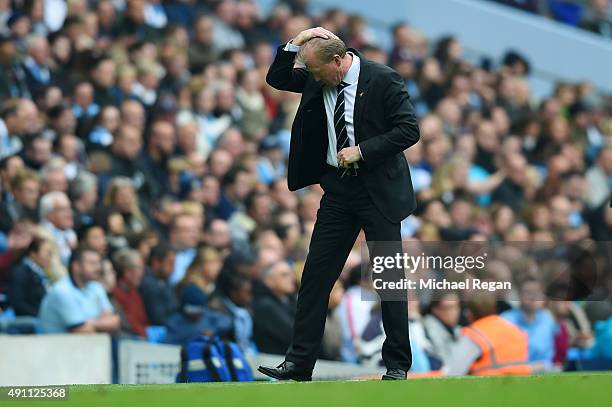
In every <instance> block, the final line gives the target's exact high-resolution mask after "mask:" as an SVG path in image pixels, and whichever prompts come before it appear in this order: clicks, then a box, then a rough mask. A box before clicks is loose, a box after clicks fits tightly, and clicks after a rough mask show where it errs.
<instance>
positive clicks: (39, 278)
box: [8, 238, 53, 317]
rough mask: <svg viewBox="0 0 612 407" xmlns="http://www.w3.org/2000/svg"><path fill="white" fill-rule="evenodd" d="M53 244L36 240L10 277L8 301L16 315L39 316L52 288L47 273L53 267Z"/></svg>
mask: <svg viewBox="0 0 612 407" xmlns="http://www.w3.org/2000/svg"><path fill="white" fill-rule="evenodd" d="M52 255H53V243H52V242H51V241H49V240H45V239H42V238H34V239H33V240H32V243H30V245H29V246H28V248H27V249H26V252H25V257H24V258H23V259H22V260H21V262H20V263H19V264H18V265H17V266H16V267H15V268H13V270H12V272H11V275H10V277H9V287H8V300H9V306H10V307H11V308H13V311H15V315H19V316H21V315H23V316H33V317H35V316H37V315H38V310H39V308H40V303H41V302H42V299H43V297H44V296H45V293H46V292H47V290H48V289H49V287H50V285H51V284H50V281H49V278H48V277H47V274H46V273H47V271H46V270H45V269H48V268H49V267H50V265H51V259H52Z"/></svg>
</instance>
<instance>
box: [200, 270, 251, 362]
mask: <svg viewBox="0 0 612 407" xmlns="http://www.w3.org/2000/svg"><path fill="white" fill-rule="evenodd" d="M219 288H220V290H219V293H220V295H218V296H215V297H214V298H213V299H211V301H209V304H210V307H211V308H212V309H216V310H218V311H219V312H222V313H224V314H225V315H228V316H229V317H230V318H231V320H232V326H233V328H234V332H233V340H234V341H235V342H236V343H237V344H238V346H240V348H241V349H242V351H243V352H248V353H254V352H255V348H254V344H253V318H252V316H251V313H250V311H249V309H250V307H251V305H252V301H253V292H252V283H251V281H250V280H249V279H248V278H246V277H245V276H243V275H240V274H238V273H236V272H229V273H228V274H227V275H223V274H221V276H220V284H219Z"/></svg>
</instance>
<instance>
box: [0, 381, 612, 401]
mask: <svg viewBox="0 0 612 407" xmlns="http://www.w3.org/2000/svg"><path fill="white" fill-rule="evenodd" d="M611 400H612V373H588V374H587V373H573V374H561V375H546V376H530V377H517V376H514V377H508V376H507V377H461V378H431V379H411V380H407V381H402V382H394V381H393V382H392V381H384V382H383V381H376V380H369V381H321V382H310V383H294V382H256V383H202V384H198V383H193V384H171V385H89V386H71V387H70V396H69V400H68V401H46V402H44V401H43V402H41V401H31V402H30V401H25V402H24V401H19V402H16V403H15V406H26V405H32V406H43V405H54V406H69V405H74V406H87V407H90V406H91V407H95V406H104V407H107V406H109V407H115V406H130V407H140V406H143V407H153V406H164V407H179V406H194V407H201V406H219V407H225V406H245V407H250V406H253V407H259V406H289V407H299V406H315V407H327V406H351V407H352V406H369V407H387V406H402V407H408V406H410V407H432V406H445V407H446V406H542V407H544V406H546V407H547V406H554V407H559V406H573V407H582V406H609V405H611V404H610V403H612V402H611ZM7 404H8V403H7Z"/></svg>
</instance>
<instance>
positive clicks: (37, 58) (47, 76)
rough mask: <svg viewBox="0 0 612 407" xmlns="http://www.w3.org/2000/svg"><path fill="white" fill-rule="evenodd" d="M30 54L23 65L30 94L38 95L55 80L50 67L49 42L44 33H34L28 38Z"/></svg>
mask: <svg viewBox="0 0 612 407" xmlns="http://www.w3.org/2000/svg"><path fill="white" fill-rule="evenodd" d="M27 52H28V56H27V57H26V58H25V60H24V63H23V66H24V69H25V73H26V83H27V84H28V88H29V90H30V94H31V95H33V96H34V97H36V96H37V95H40V94H41V93H42V91H43V89H44V88H46V87H47V86H49V85H50V84H51V83H52V81H53V72H52V71H51V69H50V68H49V43H48V42H47V39H46V38H45V37H44V36H42V35H32V36H30V37H28V39H27Z"/></svg>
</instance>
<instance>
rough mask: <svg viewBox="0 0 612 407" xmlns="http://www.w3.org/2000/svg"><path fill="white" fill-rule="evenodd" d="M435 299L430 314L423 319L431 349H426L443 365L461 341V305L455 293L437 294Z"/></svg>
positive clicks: (432, 301) (430, 304)
mask: <svg viewBox="0 0 612 407" xmlns="http://www.w3.org/2000/svg"><path fill="white" fill-rule="evenodd" d="M434 295H435V299H433V300H431V302H430V303H429V313H428V314H427V315H426V316H425V318H424V319H423V325H424V326H425V331H426V334H427V337H428V338H429V340H430V342H431V345H432V346H431V348H430V349H426V350H427V351H429V353H430V354H432V355H433V356H435V357H436V358H438V359H439V360H440V361H441V362H442V364H443V365H444V364H446V362H447V361H448V360H449V359H450V357H451V348H452V346H453V345H454V344H455V343H456V342H457V341H458V340H459V337H460V335H461V334H460V331H459V313H460V311H461V304H460V303H459V296H458V295H457V293H454V292H447V293H435V294H434Z"/></svg>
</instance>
